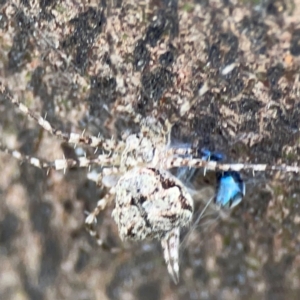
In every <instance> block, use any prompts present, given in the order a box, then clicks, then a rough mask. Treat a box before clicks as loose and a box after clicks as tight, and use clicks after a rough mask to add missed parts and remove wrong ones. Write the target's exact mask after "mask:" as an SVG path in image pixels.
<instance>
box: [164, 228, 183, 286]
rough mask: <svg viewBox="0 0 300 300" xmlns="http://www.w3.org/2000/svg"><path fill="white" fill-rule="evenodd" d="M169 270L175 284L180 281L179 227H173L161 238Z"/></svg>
mask: <svg viewBox="0 0 300 300" xmlns="http://www.w3.org/2000/svg"><path fill="white" fill-rule="evenodd" d="M161 246H162V249H163V252H164V258H165V262H166V264H167V268H168V272H169V274H170V276H171V277H172V279H173V281H174V282H175V284H177V283H178V282H179V262H178V261H179V227H177V228H174V229H172V230H171V231H170V232H168V233H167V234H166V235H165V236H164V237H163V238H162V240H161Z"/></svg>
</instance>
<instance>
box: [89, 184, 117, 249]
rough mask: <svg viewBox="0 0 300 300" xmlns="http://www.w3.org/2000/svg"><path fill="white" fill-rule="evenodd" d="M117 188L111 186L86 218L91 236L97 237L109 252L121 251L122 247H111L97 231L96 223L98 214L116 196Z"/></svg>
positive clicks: (98, 241) (97, 240)
mask: <svg viewBox="0 0 300 300" xmlns="http://www.w3.org/2000/svg"><path fill="white" fill-rule="evenodd" d="M114 194H115V190H114V188H111V189H110V191H109V192H108V193H107V194H106V195H105V196H104V198H102V199H100V200H99V201H98V202H97V206H96V207H95V208H94V210H93V211H92V212H90V213H89V215H88V216H87V217H86V219H85V227H86V230H87V231H88V232H89V234H90V236H92V237H93V238H95V240H96V242H97V244H98V245H99V246H101V247H102V248H103V249H104V250H107V251H109V252H113V253H116V252H119V251H120V250H121V248H117V247H115V248H111V247H110V246H109V245H107V244H106V243H105V241H103V240H102V239H101V237H100V234H99V233H98V232H97V230H96V228H95V225H96V224H97V216H98V215H99V213H100V212H101V211H102V210H104V209H105V208H106V206H107V205H109V204H110V203H111V202H112V200H113V199H114V197H115V195H114Z"/></svg>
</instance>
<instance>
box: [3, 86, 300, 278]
mask: <svg viewBox="0 0 300 300" xmlns="http://www.w3.org/2000/svg"><path fill="white" fill-rule="evenodd" d="M0 92H1V94H2V95H3V96H4V98H5V99H7V100H9V101H10V102H12V103H13V104H15V105H16V106H17V107H18V108H19V109H20V111H21V112H22V113H24V114H25V115H28V116H30V117H31V118H33V119H34V120H35V121H36V122H37V123H38V124H39V125H40V126H41V127H42V128H44V129H45V130H46V131H48V132H50V133H51V134H53V135H55V136H57V137H59V138H61V139H63V140H65V141H66V142H68V143H73V144H79V143H82V144H85V145H89V146H91V147H96V148H102V149H104V150H106V151H108V152H109V154H101V155H98V156H96V157H95V158H90V159H89V158H87V157H78V159H76V160H74V159H57V160H55V161H54V162H47V161H44V160H41V159H38V158H34V157H29V156H25V155H22V154H21V153H20V152H18V151H15V150H8V149H7V148H5V147H4V146H2V147H1V148H2V150H3V151H6V152H9V153H11V155H12V156H14V157H15V158H17V159H19V160H22V161H24V160H25V161H28V162H29V163H30V164H32V165H34V166H36V167H39V168H43V169H49V168H53V169H55V170H62V169H66V168H68V167H88V166H91V165H99V166H101V167H102V168H101V172H100V173H96V174H95V173H93V172H92V173H89V175H88V177H89V178H90V179H92V180H94V181H95V182H96V183H97V184H98V185H104V186H106V187H108V188H109V192H108V193H107V194H106V195H105V197H104V198H103V199H101V200H99V201H98V203H97V206H96V208H95V209H94V210H93V211H92V212H91V213H90V214H89V215H88V216H87V218H86V221H85V224H86V227H87V229H88V231H89V233H90V234H91V235H92V236H94V237H95V238H96V240H97V243H98V244H99V245H102V246H103V245H104V243H103V241H102V240H101V238H100V236H99V234H98V233H97V231H96V229H95V224H96V220H97V216H98V214H99V213H100V211H102V210H103V209H105V207H106V206H107V205H109V204H110V203H111V202H112V201H113V200H115V207H114V210H113V212H112V217H113V219H114V220H115V222H116V224H117V226H118V230H119V234H120V237H121V238H122V239H123V240H125V239H131V240H144V239H147V238H151V239H153V238H156V239H159V240H160V241H161V245H162V248H163V252H164V259H165V261H166V263H167V267H168V271H169V273H170V275H171V277H172V278H173V280H174V282H175V283H177V282H178V280H179V262H178V260H179V259H178V257H179V254H178V253H179V234H180V229H181V228H182V227H185V226H188V225H189V224H190V222H191V220H192V216H193V199H192V196H191V195H190V193H189V191H188V189H187V188H186V187H185V185H184V184H183V183H182V182H181V181H180V180H179V179H178V178H176V177H175V176H174V175H172V174H171V173H170V172H168V170H169V169H171V168H173V167H183V166H187V167H192V168H205V169H208V170H214V171H230V170H231V171H240V170H243V169H250V170H253V171H266V170H279V171H284V172H299V167H298V166H285V165H276V166H269V165H265V164H242V163H240V164H221V163H219V162H216V161H207V160H203V159H199V158H194V157H195V149H192V148H172V147H170V139H169V133H170V130H171V126H170V125H169V124H166V126H162V125H161V124H160V123H159V122H157V120H156V119H154V118H151V117H147V118H144V119H143V118H140V117H137V119H138V121H139V123H140V132H139V133H138V134H130V135H128V136H127V137H125V138H124V140H122V141H115V140H105V139H102V138H100V137H93V136H86V135H82V134H77V133H65V132H62V131H60V130H57V129H55V128H54V127H53V126H52V125H51V124H50V123H49V122H48V121H47V120H45V119H44V118H42V117H40V116H38V115H36V114H35V113H34V112H32V111H31V110H29V109H28V108H27V107H26V106H25V105H23V104H22V103H20V102H19V101H18V100H17V99H15V98H14V97H12V96H11V95H10V94H9V93H8V91H7V90H6V88H5V87H4V86H3V85H2V84H0Z"/></svg>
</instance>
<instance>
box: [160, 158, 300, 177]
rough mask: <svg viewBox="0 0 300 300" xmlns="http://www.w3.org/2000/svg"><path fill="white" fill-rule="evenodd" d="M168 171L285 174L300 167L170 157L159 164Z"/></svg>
mask: <svg viewBox="0 0 300 300" xmlns="http://www.w3.org/2000/svg"><path fill="white" fill-rule="evenodd" d="M159 163H160V165H162V166H163V167H164V168H166V169H171V168H176V167H192V168H207V169H208V170H212V171H236V172H239V171H242V170H252V171H255V172H266V171H280V172H285V173H290V172H294V173H299V172H300V167H299V166H297V165H295V166H289V165H285V164H279V165H267V164H248V163H237V164H224V163H220V162H216V161H207V160H203V159H200V158H199V159H198V158H193V159H190V158H181V157H169V158H166V159H163V160H162V161H160V162H159Z"/></svg>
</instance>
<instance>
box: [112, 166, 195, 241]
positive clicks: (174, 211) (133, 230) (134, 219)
mask: <svg viewBox="0 0 300 300" xmlns="http://www.w3.org/2000/svg"><path fill="white" fill-rule="evenodd" d="M116 191H117V192H116V200H115V201H116V206H115V208H114V210H113V213H112V216H113V218H114V220H115V222H116V223H117V225H118V229H119V234H120V236H121V238H122V239H132V240H143V239H146V238H157V239H161V238H162V237H164V236H165V235H166V234H167V233H168V232H170V231H171V230H173V229H174V228H176V227H185V226H188V225H189V224H190V222H191V219H192V215H193V210H194V207H193V199H192V197H191V196H190V194H189V193H188V192H187V190H186V188H185V187H184V186H183V185H182V184H181V182H180V181H179V180H178V179H177V178H175V177H174V176H173V175H171V174H170V173H168V172H167V171H164V170H157V169H151V168H134V169H132V170H130V171H128V172H127V173H126V174H125V175H123V176H122V177H121V178H120V180H119V181H118V184H117V188H116Z"/></svg>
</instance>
